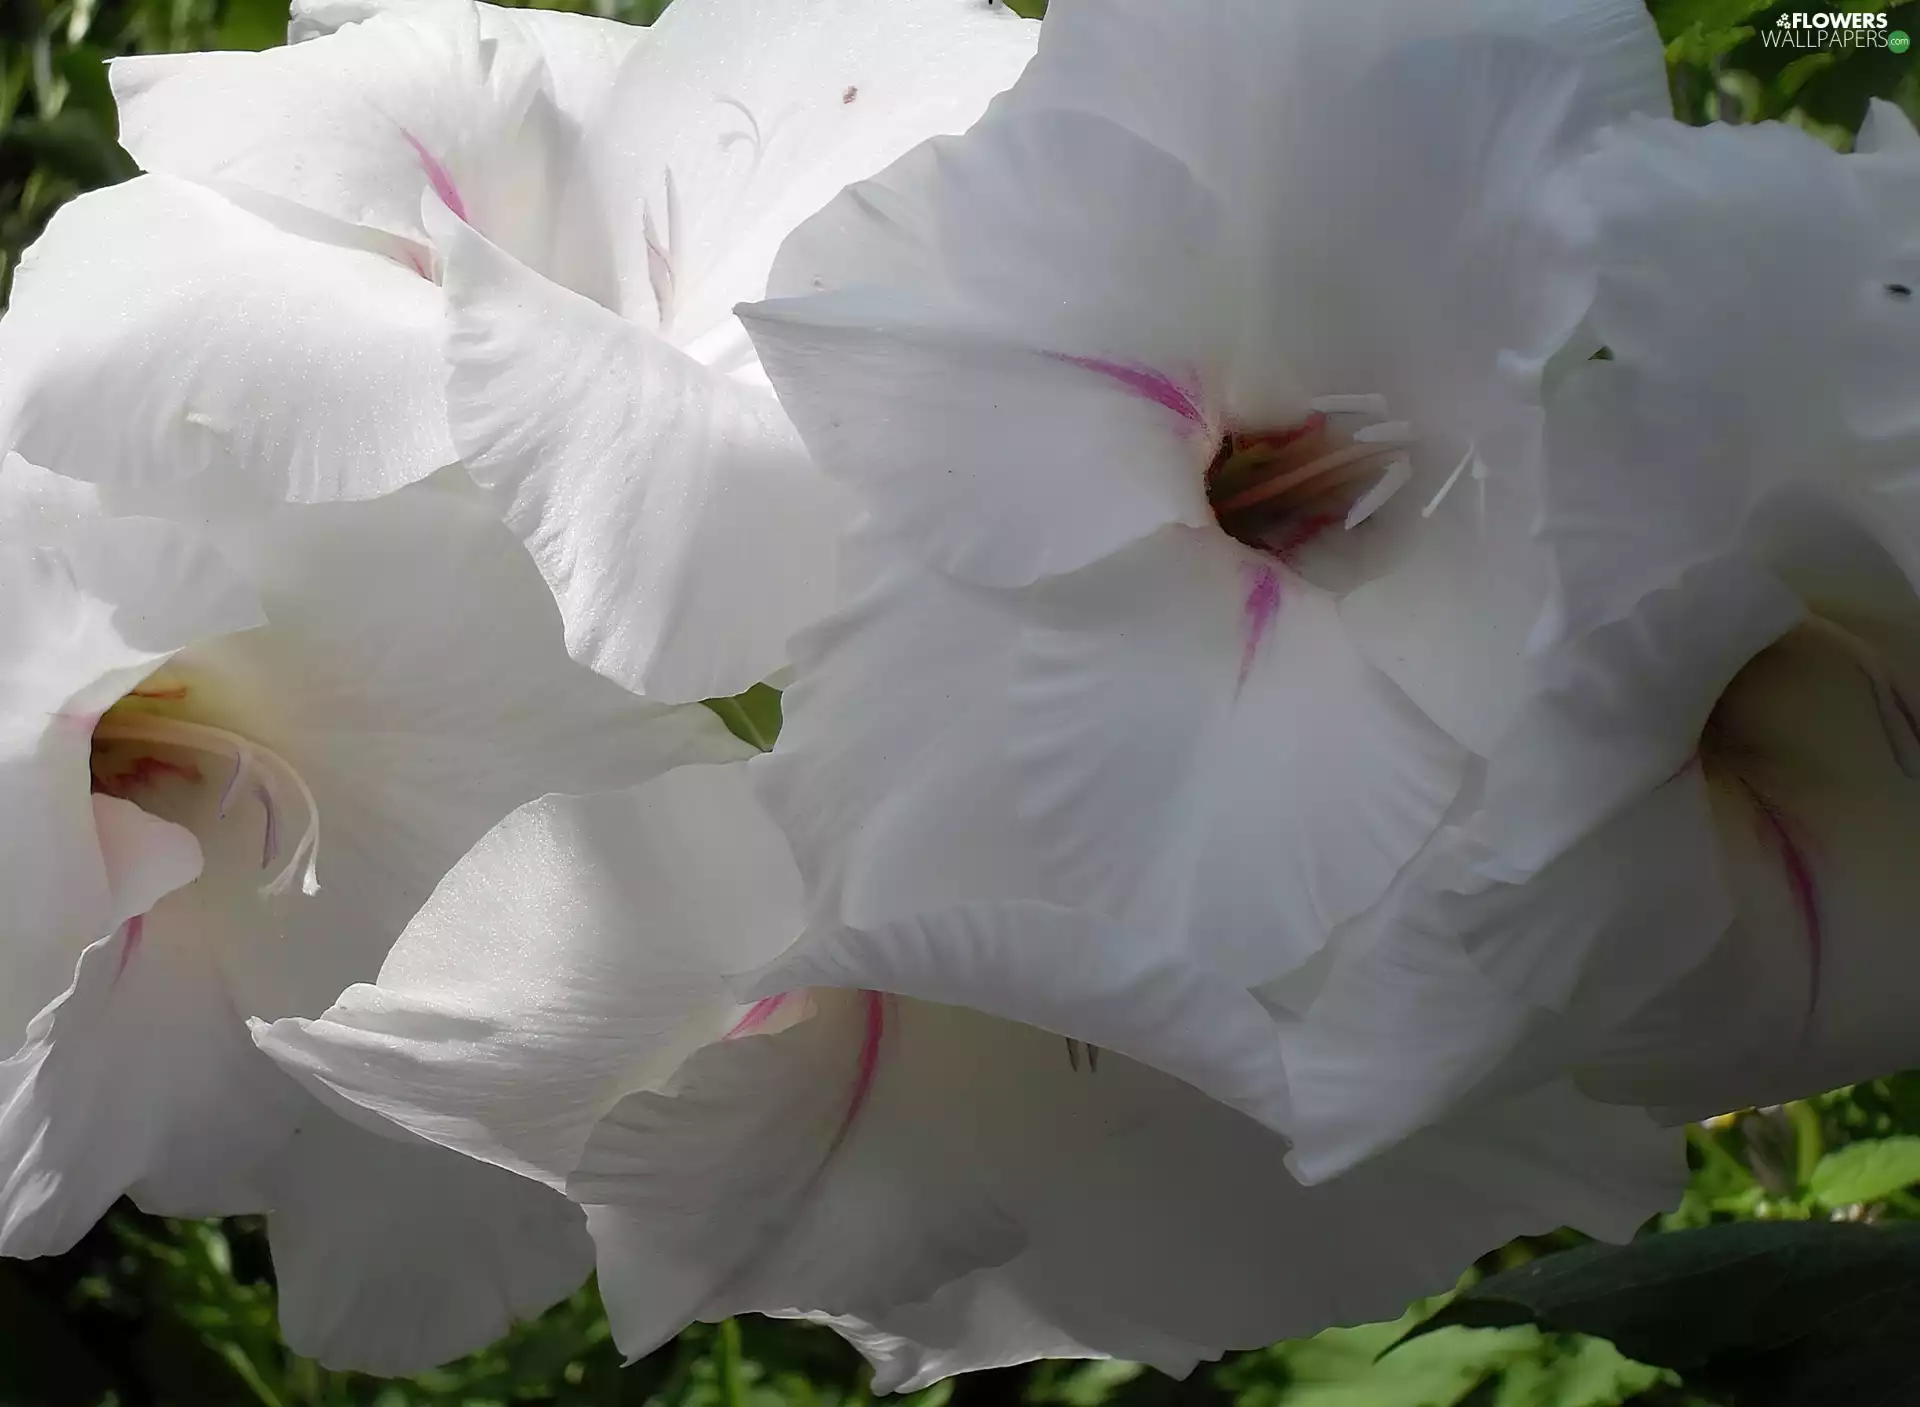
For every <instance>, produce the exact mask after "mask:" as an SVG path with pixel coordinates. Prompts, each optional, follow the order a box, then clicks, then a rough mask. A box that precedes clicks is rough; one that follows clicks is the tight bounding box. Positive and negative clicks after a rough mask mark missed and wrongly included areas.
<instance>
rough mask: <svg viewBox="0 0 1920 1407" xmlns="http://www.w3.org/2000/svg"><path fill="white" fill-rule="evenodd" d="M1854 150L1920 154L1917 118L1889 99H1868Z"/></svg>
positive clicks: (1904, 155)
mask: <svg viewBox="0 0 1920 1407" xmlns="http://www.w3.org/2000/svg"><path fill="white" fill-rule="evenodd" d="M1853 149H1854V151H1856V152H1858V153H1859V154H1860V155H1862V156H1898V157H1902V158H1904V159H1906V160H1909V161H1910V160H1912V159H1913V158H1914V157H1916V156H1920V132H1916V131H1914V128H1913V120H1912V119H1911V118H1909V117H1908V116H1907V115H1906V114H1905V113H1904V112H1902V111H1901V110H1900V109H1899V108H1897V107H1895V106H1894V105H1893V104H1892V103H1890V102H1888V101H1887V100H1886V99H1885V98H1872V99H1869V100H1868V102H1867V115H1866V118H1865V120H1864V121H1862V122H1861V124H1860V131H1859V132H1858V133H1857V134H1856V135H1855V136H1854V139H1853Z"/></svg>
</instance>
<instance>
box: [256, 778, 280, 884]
mask: <svg viewBox="0 0 1920 1407" xmlns="http://www.w3.org/2000/svg"><path fill="white" fill-rule="evenodd" d="M253 794H254V795H255V796H256V797H258V798H259V799H260V806H261V809H262V810H264V811H265V812H266V813H267V829H266V834H265V835H263V836H262V837H261V839H260V868H261V869H263V870H264V869H266V868H267V867H268V866H270V865H272V864H273V862H274V861H275V860H277V859H279V858H280V808H279V806H277V805H276V804H275V803H274V800H273V792H272V791H270V790H269V789H268V788H267V787H266V785H265V784H264V783H260V782H256V783H254V787H253Z"/></svg>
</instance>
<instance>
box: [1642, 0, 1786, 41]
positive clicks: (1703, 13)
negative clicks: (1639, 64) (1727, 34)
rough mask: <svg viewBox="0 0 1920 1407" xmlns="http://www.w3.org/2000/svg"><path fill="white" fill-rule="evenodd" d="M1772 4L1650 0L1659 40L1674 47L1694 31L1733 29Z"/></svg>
mask: <svg viewBox="0 0 1920 1407" xmlns="http://www.w3.org/2000/svg"><path fill="white" fill-rule="evenodd" d="M1770 4H1771V0H1651V3H1650V4H1649V5H1648V6H1647V8H1648V10H1650V11H1651V12H1652V14H1653V22H1654V23H1655V24H1656V25H1658V26H1659V28H1660V37H1661V38H1662V39H1663V40H1665V41H1667V42H1668V43H1672V42H1673V41H1674V40H1675V39H1677V38H1679V37H1680V36H1681V35H1683V34H1686V33H1688V32H1689V31H1691V30H1697V29H1698V30H1721V29H1731V28H1733V27H1734V26H1735V25H1737V24H1739V23H1741V22H1742V21H1743V20H1745V19H1747V18H1748V17H1749V16H1752V15H1757V14H1759V13H1760V12H1761V11H1762V10H1764V9H1766V8H1768V6H1769V5H1770Z"/></svg>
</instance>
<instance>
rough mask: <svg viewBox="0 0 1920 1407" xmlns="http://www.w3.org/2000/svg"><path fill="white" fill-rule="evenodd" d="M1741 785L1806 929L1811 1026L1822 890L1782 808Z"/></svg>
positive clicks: (1817, 973) (1816, 986)
mask: <svg viewBox="0 0 1920 1407" xmlns="http://www.w3.org/2000/svg"><path fill="white" fill-rule="evenodd" d="M1741 786H1742V787H1743V788H1744V789H1745V790H1746V793H1747V796H1748V797H1749V798H1751V800H1752V801H1753V805H1754V812H1755V814H1756V815H1757V816H1759V818H1760V834H1761V838H1762V839H1764V840H1765V841H1767V842H1768V844H1770V845H1771V846H1772V847H1773V851H1774V854H1775V855H1777V856H1778V857H1779V860H1780V866H1781V868H1782V869H1783V870H1785V871H1786V876H1787V888H1788V889H1789V890H1791V891H1792V893H1793V906H1794V908H1796V909H1798V910H1799V911H1800V923H1801V926H1802V927H1803V928H1805V930H1806V934H1807V1010H1806V1020H1807V1023H1808V1025H1809V1026H1811V1024H1812V1022H1813V1013H1814V1010H1815V1008H1816V1007H1818V1006H1819V1004H1820V959H1821V953H1822V950H1823V949H1824V947H1825V939H1824V936H1823V933H1822V928H1821V923H1820V891H1819V889H1818V888H1817V887H1816V885H1815V883H1814V878H1813V867H1812V866H1811V865H1809V864H1808V863H1807V857H1806V852H1805V851H1803V850H1802V849H1801V848H1800V846H1799V844H1798V842H1796V841H1795V840H1794V838H1793V832H1792V831H1791V830H1790V829H1789V828H1788V826H1787V822H1786V820H1785V818H1784V817H1782V816H1781V814H1780V811H1779V808H1778V807H1776V806H1775V805H1774V804H1773V803H1772V802H1771V801H1769V800H1767V798H1766V797H1764V796H1762V795H1761V794H1760V793H1759V792H1757V791H1755V790H1754V789H1753V788H1752V787H1751V786H1748V785H1747V784H1746V783H1745V782H1742V783H1741Z"/></svg>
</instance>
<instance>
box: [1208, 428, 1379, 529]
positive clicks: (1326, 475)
mask: <svg viewBox="0 0 1920 1407" xmlns="http://www.w3.org/2000/svg"><path fill="white" fill-rule="evenodd" d="M1402 443H1403V442H1401V441H1397V440H1396V441H1394V442H1393V443H1391V444H1384V445H1382V444H1368V443H1360V444H1350V445H1348V446H1346V448H1344V449H1337V450H1334V451H1333V452H1332V453H1330V454H1323V455H1321V456H1320V457H1319V458H1318V459H1315V460H1312V461H1310V462H1308V463H1307V464H1305V465H1302V466H1301V467H1300V468H1298V469H1295V470H1294V471H1293V472H1292V473H1290V474H1282V475H1281V476H1280V477H1279V478H1277V479H1269V480H1267V481H1266V482H1265V483H1261V484H1255V485H1254V486H1253V487H1252V488H1249V489H1244V490H1242V491H1241V492H1239V493H1237V494H1235V495H1234V496H1233V497H1232V498H1229V499H1228V500H1227V501H1226V502H1224V503H1217V504H1215V505H1214V512H1215V513H1243V512H1245V511H1246V510H1247V509H1249V508H1253V507H1255V506H1257V505H1259V504H1263V503H1267V502H1270V501H1272V500H1273V499H1277V498H1279V497H1280V496H1281V495H1283V494H1290V493H1292V492H1293V491H1294V490H1295V489H1300V488H1304V487H1306V486H1308V485H1313V486H1314V488H1315V489H1316V490H1317V489H1321V488H1331V487H1333V486H1334V485H1335V484H1338V483H1341V482H1344V481H1345V480H1347V479H1351V478H1354V477H1356V476H1357V475H1358V474H1360V473H1361V472H1363V471H1364V469H1365V468H1366V466H1367V465H1369V464H1370V463H1371V462H1372V461H1373V460H1375V459H1378V458H1379V457H1380V456H1381V455H1382V454H1385V453H1387V452H1388V451H1389V450H1394V449H1398V448H1400V447H1401V444H1402ZM1322 481H1324V482H1322Z"/></svg>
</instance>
